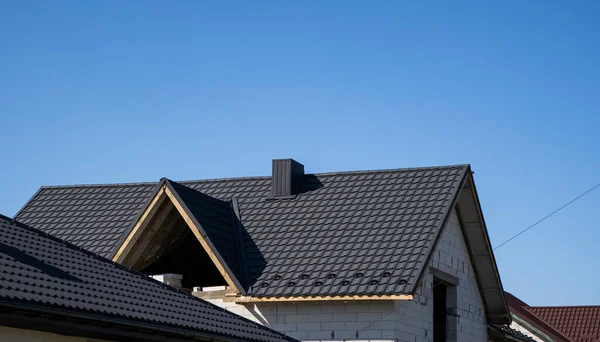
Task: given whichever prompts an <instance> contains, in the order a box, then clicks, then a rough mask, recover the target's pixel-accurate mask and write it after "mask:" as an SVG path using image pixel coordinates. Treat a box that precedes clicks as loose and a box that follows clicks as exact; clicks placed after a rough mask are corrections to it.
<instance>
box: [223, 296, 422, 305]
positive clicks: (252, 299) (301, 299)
mask: <svg viewBox="0 0 600 342" xmlns="http://www.w3.org/2000/svg"><path fill="white" fill-rule="evenodd" d="M331 300H336V301H339V300H407V301H408V300H413V296H412V295H381V296H377V295H365V296H361V295H354V296H315V297H302V296H289V297H252V296H238V297H234V298H233V301H234V302H236V303H258V302H315V301H331Z"/></svg>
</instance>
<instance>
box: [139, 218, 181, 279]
mask: <svg viewBox="0 0 600 342" xmlns="http://www.w3.org/2000/svg"><path fill="white" fill-rule="evenodd" d="M171 209H172V210H171V211H170V212H169V215H168V216H167V218H166V219H165V220H164V221H163V223H162V228H161V229H160V230H158V232H157V233H155V234H153V236H152V238H151V239H150V241H149V242H148V244H147V245H146V246H144V250H143V251H142V253H140V255H139V257H138V259H136V264H135V267H134V268H135V269H136V270H140V271H141V270H143V269H144V268H146V267H148V266H150V264H152V263H153V262H154V261H156V259H157V257H159V256H160V257H162V256H164V255H165V254H166V253H164V250H163V249H164V240H165V235H167V234H168V233H169V232H170V231H171V230H173V228H174V227H175V226H176V225H177V224H178V223H182V224H183V220H181V219H180V217H179V213H178V212H177V210H176V209H175V207H173V206H171ZM155 246H160V247H161V248H155ZM151 248H152V249H151ZM142 256H143V257H144V258H143V260H142V258H141V257H142Z"/></svg>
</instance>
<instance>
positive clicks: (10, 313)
mask: <svg viewBox="0 0 600 342" xmlns="http://www.w3.org/2000/svg"><path fill="white" fill-rule="evenodd" d="M0 271H1V273H0V341H11V342H20V341H66V342H69V341H70V342H83V341H97V342H100V341H165V342H166V341H182V340H202V341H256V342H290V341H291V342H293V341H295V340H294V339H292V338H290V337H287V336H285V335H283V334H281V333H278V332H276V331H274V330H272V329H269V328H267V327H264V326H262V325H260V324H257V323H255V322H252V321H250V320H247V319H245V318H242V317H240V316H237V315H235V314H233V313H231V312H228V311H226V310H223V309H222V308H220V307H218V306H215V305H213V304H210V303H208V302H206V301H204V300H202V299H199V298H197V297H194V296H192V295H191V294H189V293H185V292H182V291H179V290H177V289H175V288H173V287H171V286H168V285H165V284H163V283H161V282H158V281H156V280H154V279H152V278H150V277H148V276H146V275H144V274H142V273H139V272H136V271H133V270H130V269H128V268H126V267H123V266H121V265H119V264H117V263H114V262H112V261H110V260H108V259H105V258H102V257H100V256H98V255H96V254H93V253H90V252H87V251H85V250H83V249H81V248H79V247H76V246H75V245H72V244H70V243H68V242H65V241H63V240H60V239H57V238H55V237H52V236H50V235H48V234H46V233H42V232H40V231H39V230H36V229H33V228H31V227H29V226H26V225H24V224H22V223H19V222H17V221H13V220H11V219H9V218H7V217H5V216H2V215H0Z"/></svg>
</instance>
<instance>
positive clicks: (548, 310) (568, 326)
mask: <svg viewBox="0 0 600 342" xmlns="http://www.w3.org/2000/svg"><path fill="white" fill-rule="evenodd" d="M505 297H506V299H507V301H508V304H509V307H510V311H511V314H512V317H513V323H512V324H511V328H513V329H515V330H518V331H521V332H523V333H525V334H527V335H529V336H532V337H533V338H534V339H535V340H536V341H543V342H554V341H560V342H563V341H566V342H569V341H570V342H595V341H598V339H600V306H598V305H588V306H530V305H528V304H527V303H525V302H523V301H522V300H520V299H519V298H517V297H515V296H514V295H512V294H510V293H508V292H506V293H505Z"/></svg>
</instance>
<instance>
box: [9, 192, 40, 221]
mask: <svg viewBox="0 0 600 342" xmlns="http://www.w3.org/2000/svg"><path fill="white" fill-rule="evenodd" d="M43 189H45V188H44V187H43V186H40V187H39V188H38V189H37V191H36V192H35V193H34V194H33V196H31V197H30V198H29V199H28V200H27V202H25V204H23V206H22V207H21V209H19V210H17V212H16V213H15V215H14V216H13V219H15V218H17V216H19V214H20V213H21V212H22V211H23V210H25V208H27V206H29V204H31V202H33V200H34V199H35V198H36V197H37V196H38V195H39V194H40V192H42V190H43ZM0 215H1V214H0ZM2 216H4V215H2Z"/></svg>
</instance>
